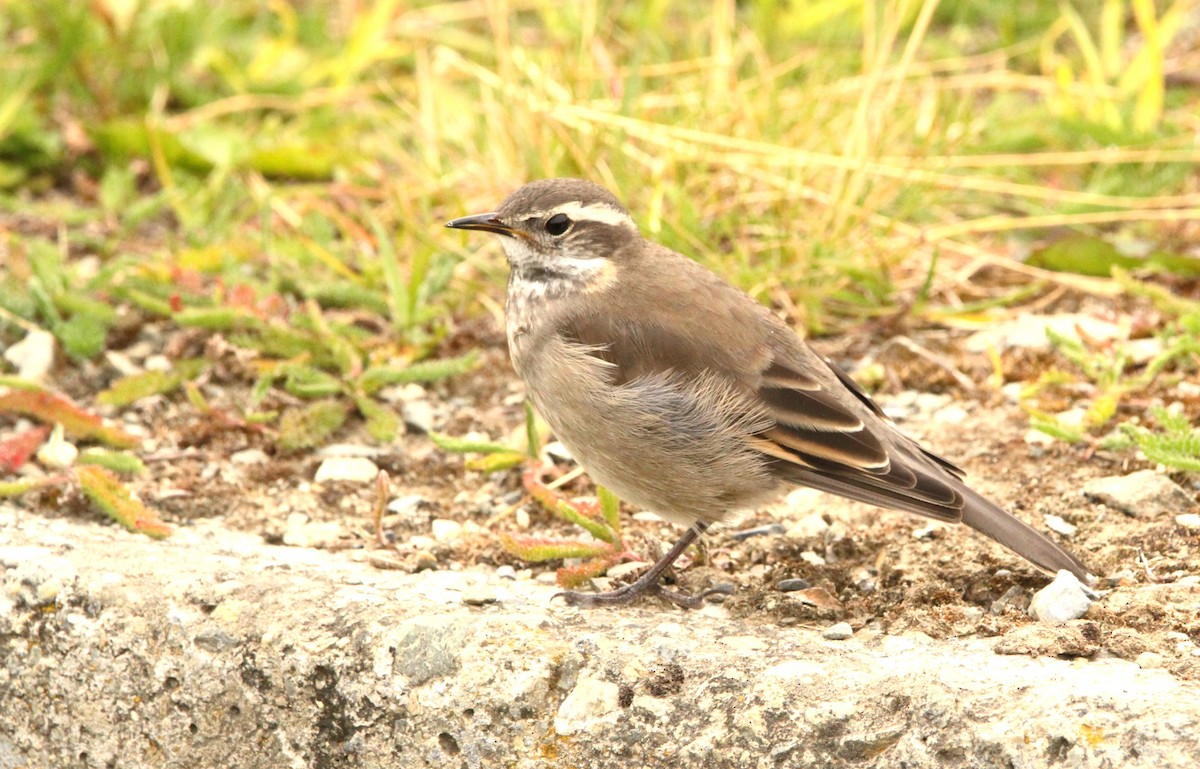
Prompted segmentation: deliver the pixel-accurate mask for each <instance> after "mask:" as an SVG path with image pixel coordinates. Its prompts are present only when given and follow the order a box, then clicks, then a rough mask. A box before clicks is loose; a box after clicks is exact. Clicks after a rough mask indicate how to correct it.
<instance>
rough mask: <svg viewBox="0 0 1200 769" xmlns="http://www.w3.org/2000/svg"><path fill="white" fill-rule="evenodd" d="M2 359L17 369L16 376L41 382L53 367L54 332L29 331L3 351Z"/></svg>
mask: <svg viewBox="0 0 1200 769" xmlns="http://www.w3.org/2000/svg"><path fill="white" fill-rule="evenodd" d="M4 359H5V360H7V361H8V362H9V363H11V364H13V366H14V367H15V368H16V369H17V376H19V377H21V378H22V379H30V380H33V381H34V382H41V381H42V380H44V379H45V378H46V375H47V374H49V373H50V369H51V368H53V367H54V334H51V333H50V332H49V331H41V330H37V331H30V332H29V333H28V334H26V335H25V338H24V339H22V340H21V341H19V342H17V343H16V344H14V345H12V346H11V347H9V348H8V349H7V350H5V351H4Z"/></svg>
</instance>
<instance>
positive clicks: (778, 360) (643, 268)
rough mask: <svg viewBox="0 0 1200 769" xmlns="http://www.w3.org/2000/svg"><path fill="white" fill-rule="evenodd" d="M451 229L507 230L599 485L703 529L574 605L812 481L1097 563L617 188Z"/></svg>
mask: <svg viewBox="0 0 1200 769" xmlns="http://www.w3.org/2000/svg"><path fill="white" fill-rule="evenodd" d="M446 226H447V227H454V228H457V229H464V230H482V231H484V232H491V233H495V234H497V235H500V236H501V238H500V243H501V245H502V246H503V248H504V254H505V256H506V257H507V259H508V262H509V265H510V267H511V273H510V275H509V281H508V299H507V305H506V312H505V315H506V325H507V333H508V346H509V354H510V355H511V356H512V362H513V366H514V367H515V368H516V370H517V373H518V374H520V376H521V378H522V379H523V380H524V381H525V385H526V387H527V388H528V392H529V397H530V398H531V399H532V401H533V403H534V405H535V406H536V407H537V409H538V411H539V412H540V413H541V414H542V416H543V417H544V418H545V419H546V422H547V423H548V424H549V425H550V427H551V428H552V429H553V430H554V433H555V435H556V436H557V437H558V439H559V440H561V441H562V442H563V444H565V445H566V446H567V448H568V449H570V451H571V453H572V455H573V456H574V457H575V459H576V460H577V461H578V462H579V463H580V464H581V465H582V466H583V467H584V468H585V469H586V470H587V471H588V473H589V474H590V475H591V476H592V479H593V480H595V481H596V483H598V484H600V485H603V486H606V487H608V488H609V489H611V490H612V491H614V492H616V493H617V494H618V495H619V496H620V497H621V498H622V499H625V500H627V501H628V502H630V503H632V504H634V505H637V506H639V507H642V508H645V509H647V510H650V511H652V512H654V513H657V514H659V515H661V516H662V517H664V518H666V519H668V520H671V521H674V522H677V523H682V524H690V528H689V529H688V530H687V532H686V533H685V534H684V535H683V537H681V538H680V540H679V541H678V542H677V543H676V544H675V545H674V547H672V548H671V550H670V551H669V552H668V553H667V554H666V555H664V556H663V557H662V558H661V559H659V561H658V562H657V563H655V564H654V566H652V567H651V568H650V569H649V570H648V571H647V572H646V573H645V574H643V575H642V576H641V577H640V578H639V579H638V580H637V581H635V582H633V583H631V584H629V585H626V586H625V587H622V588H620V589H617V590H613V591H611V592H607V593H598V594H595V593H581V592H566V593H562V594H561V595H562V596H563V597H564V598H565V599H566V600H567V602H568V603H570V604H574V605H588V606H592V605H599V604H623V603H626V602H628V601H630V600H632V599H634V598H636V597H637V596H638V595H640V594H643V593H651V594H654V595H658V596H660V597H663V598H666V599H668V600H671V601H673V602H674V603H676V604H679V605H680V606H685V607H695V606H698V605H700V603H701V601H702V598H703V596H702V595H699V596H690V595H682V594H680V593H677V592H675V591H671V590H668V589H666V588H664V587H663V586H662V585H661V584H659V578H660V576H661V575H662V573H663V571H665V570H666V569H667V568H668V567H669V566H670V565H671V563H672V562H673V561H674V560H675V559H676V558H677V557H678V556H679V555H680V554H681V553H682V552H683V551H684V550H685V549H687V547H688V546H689V545H690V544H691V543H692V542H693V541H694V540H695V539H696V538H697V537H698V536H699V535H700V534H702V533H703V532H704V530H705V529H707V528H708V527H709V526H710V525H711V524H713V523H715V522H717V521H720V520H721V519H723V518H724V517H725V516H726V515H728V514H729V513H730V512H732V511H735V510H740V509H744V508H752V507H755V506H756V505H760V504H762V503H765V502H767V501H769V500H771V499H772V498H774V497H776V496H778V495H779V494H780V493H781V492H782V490H783V489H785V488H786V487H787V485H788V484H799V485H802V486H809V487H812V488H815V489H820V490H822V491H827V492H831V493H833V494H838V495H840V496H843V497H849V498H850V499H855V500H859V501H861V502H868V503H871V504H874V505H879V506H880V507H887V508H895V509H899V510H907V511H909V512H913V513H919V514H921V515H926V516H929V517H930V518H935V519H937V520H941V521H947V522H954V521H961V522H962V523H965V524H966V525H968V526H970V527H971V528H973V529H975V530H977V531H979V532H982V533H983V534H986V535H987V536H989V537H991V538H992V539H994V540H996V541H997V542H999V543H1000V544H1002V545H1004V546H1005V547H1007V548H1009V549H1010V550H1012V551H1013V552H1015V553H1017V554H1018V555H1021V556H1023V557H1024V558H1026V559H1028V560H1029V561H1031V562H1033V563H1034V564H1036V565H1037V566H1039V567H1041V568H1043V569H1045V570H1047V571H1050V572H1057V571H1058V570H1060V569H1066V570H1068V571H1070V572H1072V573H1074V574H1075V575H1076V576H1077V577H1079V578H1080V579H1081V580H1084V581H1085V582H1086V581H1088V580H1089V579H1090V575H1089V574H1088V571H1087V568H1086V567H1085V566H1084V565H1083V564H1082V563H1081V562H1080V561H1079V559H1077V558H1076V557H1075V556H1073V555H1071V554H1070V553H1067V552H1066V551H1064V550H1063V549H1062V548H1060V547H1059V546H1058V545H1056V544H1055V543H1054V542H1052V541H1051V540H1050V539H1048V538H1047V537H1046V536H1045V535H1043V534H1041V533H1039V532H1037V531H1035V530H1034V529H1032V528H1031V527H1030V526H1028V525H1027V524H1025V523H1024V522H1022V521H1020V520H1018V519H1017V518H1015V517H1013V516H1012V515H1011V514H1009V513H1008V512H1006V511H1005V510H1004V509H1002V508H1001V507H999V506H998V505H996V504H995V503H993V502H991V501H990V500H988V499H986V498H985V497H983V496H981V495H980V494H978V493H977V492H975V491H973V490H972V489H970V488H969V487H968V486H967V485H966V484H965V483H963V480H962V479H963V472H962V470H960V469H958V468H957V467H955V466H954V465H953V464H951V463H950V462H947V461H946V460H944V459H942V458H941V457H938V456H937V455H935V454H933V453H931V452H929V451H927V450H925V449H924V448H922V447H921V446H920V445H919V444H918V443H917V442H916V441H914V440H913V439H911V438H909V437H908V436H906V435H904V434H903V433H901V432H900V431H899V430H898V429H897V428H896V427H895V425H894V424H893V423H892V422H891V420H890V419H888V418H887V417H886V416H885V415H884V413H883V411H882V410H880V408H879V406H877V405H876V404H875V403H874V401H872V400H871V398H870V397H868V396H867V394H866V393H865V392H863V390H862V389H861V388H860V387H859V386H858V385H857V384H855V383H854V381H853V380H851V379H850V377H849V376H847V375H846V374H845V373H844V372H843V371H841V369H839V368H838V367H837V366H835V365H834V364H832V363H830V362H829V361H827V360H825V359H824V358H823V357H821V356H820V355H818V354H816V353H815V352H813V351H812V349H810V348H809V347H808V345H807V344H805V343H804V342H803V341H802V340H801V339H800V338H799V337H798V336H796V334H794V333H793V332H792V331H791V329H789V328H788V327H787V326H786V325H785V324H784V323H783V321H781V320H780V319H779V318H777V317H776V316H775V315H774V314H772V313H771V312H770V311H769V310H768V309H767V308H766V307H764V306H762V305H761V304H759V303H758V302H756V301H755V300H754V299H753V298H751V297H750V296H748V295H747V294H745V293H743V292H742V291H740V290H739V289H737V288H735V287H733V286H732V285H730V284H729V283H726V282H725V281H724V280H722V279H721V278H719V277H717V276H716V275H715V274H713V273H712V272H710V271H708V270H707V269H705V268H704V267H702V266H700V265H699V264H697V263H696V262H694V261H692V260H691V259H688V258H687V257H684V256H682V255H680V254H678V253H676V252H674V251H672V250H670V249H668V248H665V247H663V246H661V245H658V244H656V243H652V242H650V241H648V240H646V239H645V238H643V237H642V235H641V233H640V232H639V231H638V228H637V226H636V225H635V224H634V222H633V219H632V217H630V215H629V211H627V210H626V209H625V207H624V206H622V205H621V203H620V202H619V201H618V200H617V199H616V198H615V197H613V195H612V194H611V193H609V192H608V191H607V190H605V189H603V188H601V187H598V186H596V185H595V184H592V183H590V182H587V181H583V180H580V179H546V180H542V181H537V182H533V183H531V184H527V185H525V186H524V187H521V188H520V189H518V190H516V191H515V192H513V193H512V194H511V195H509V197H508V198H507V199H506V200H505V201H504V202H503V203H502V204H501V206H500V208H499V209H498V210H497V211H495V212H491V213H486V214H479V215H476V216H468V217H464V218H461V219H455V220H454V221H452V222H449V223H447V225H446Z"/></svg>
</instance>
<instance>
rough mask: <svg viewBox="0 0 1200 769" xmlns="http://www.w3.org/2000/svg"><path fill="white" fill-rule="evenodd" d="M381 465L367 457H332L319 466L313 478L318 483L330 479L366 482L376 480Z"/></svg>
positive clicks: (326, 481)
mask: <svg viewBox="0 0 1200 769" xmlns="http://www.w3.org/2000/svg"><path fill="white" fill-rule="evenodd" d="M377 475H379V466H378V465H376V464H375V463H374V462H372V461H371V460H369V459H367V458H366V457H330V458H329V459H326V460H325V461H324V462H322V463H321V465H320V466H319V467H318V468H317V474H316V475H315V476H313V480H314V481H316V482H317V483H328V482H329V481H351V482H356V483H365V482H368V481H373V480H375V477H376V476H377Z"/></svg>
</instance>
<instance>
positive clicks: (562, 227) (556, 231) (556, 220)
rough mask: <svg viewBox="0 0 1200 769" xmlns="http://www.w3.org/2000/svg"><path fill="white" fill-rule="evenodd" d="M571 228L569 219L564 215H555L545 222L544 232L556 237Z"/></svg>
mask: <svg viewBox="0 0 1200 769" xmlns="http://www.w3.org/2000/svg"><path fill="white" fill-rule="evenodd" d="M570 228H571V217H569V216H567V215H566V214H555V215H554V216H551V217H550V218H549V219H547V220H546V232H548V233H550V234H551V235H554V236H558V235H562V234H563V233H564V232H566V231H567V230H569V229H570Z"/></svg>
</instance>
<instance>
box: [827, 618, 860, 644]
mask: <svg viewBox="0 0 1200 769" xmlns="http://www.w3.org/2000/svg"><path fill="white" fill-rule="evenodd" d="M853 635H854V628H852V627H850V623H849V622H836V623H834V624H832V625H830V626H829V627H827V628H825V632H823V633H821V637H822V638H824V639H825V640H826V641H845V640H846V639H847V638H850V637H851V636H853Z"/></svg>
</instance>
